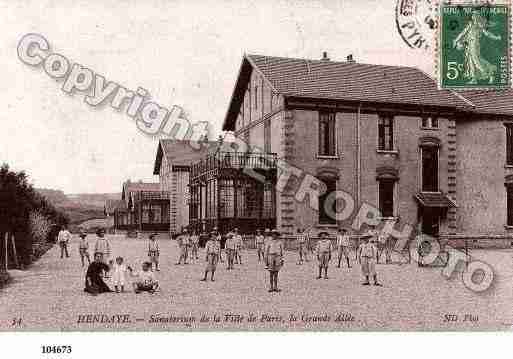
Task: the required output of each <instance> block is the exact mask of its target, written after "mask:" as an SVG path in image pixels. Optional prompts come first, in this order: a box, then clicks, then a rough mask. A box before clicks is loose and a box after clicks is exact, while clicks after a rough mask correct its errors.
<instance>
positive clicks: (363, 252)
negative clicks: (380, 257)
mask: <svg viewBox="0 0 513 359" xmlns="http://www.w3.org/2000/svg"><path fill="white" fill-rule="evenodd" d="M371 238H372V235H371V234H364V235H363V236H362V240H363V243H362V244H360V247H359V248H358V258H359V260H360V264H361V266H362V274H363V276H364V277H365V282H364V283H363V285H370V283H369V277H370V276H372V277H373V278H374V285H377V286H381V284H379V283H378V276H377V274H376V263H375V258H376V253H377V252H378V249H377V248H376V246H375V245H374V243H371V242H370V239H371Z"/></svg>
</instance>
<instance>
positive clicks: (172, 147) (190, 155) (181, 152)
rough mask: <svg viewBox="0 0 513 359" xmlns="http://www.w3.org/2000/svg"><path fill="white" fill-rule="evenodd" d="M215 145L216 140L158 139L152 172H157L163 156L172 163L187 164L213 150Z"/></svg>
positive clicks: (155, 173) (216, 143)
mask: <svg viewBox="0 0 513 359" xmlns="http://www.w3.org/2000/svg"><path fill="white" fill-rule="evenodd" d="M217 146H218V142H217V141H207V142H204V141H203V142H195V141H184V140H172V139H163V140H160V141H159V144H158V147H157V155H156V158H155V165H154V166H153V174H154V175H158V174H159V172H160V166H161V164H162V158H163V156H165V157H166V158H167V159H168V160H169V161H170V162H171V163H172V164H173V165H181V166H189V165H191V164H192V163H194V162H196V161H198V160H199V159H201V158H203V157H204V156H205V154H207V153H209V152H211V151H213V150H215V149H216V148H217Z"/></svg>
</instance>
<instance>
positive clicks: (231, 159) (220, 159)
mask: <svg viewBox="0 0 513 359" xmlns="http://www.w3.org/2000/svg"><path fill="white" fill-rule="evenodd" d="M276 166H277V156H276V154H275V153H252V152H216V153H213V154H210V155H208V156H207V157H205V158H204V159H202V160H201V161H199V162H196V163H195V164H193V165H192V166H191V177H192V178H196V177H198V176H201V175H202V174H206V173H208V172H210V171H213V170H218V169H225V168H231V169H244V168H251V169H261V170H270V169H276Z"/></svg>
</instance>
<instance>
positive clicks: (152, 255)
mask: <svg viewBox="0 0 513 359" xmlns="http://www.w3.org/2000/svg"><path fill="white" fill-rule="evenodd" d="M159 256H160V249H159V243H158V242H157V239H156V238H155V234H150V237H149V242H148V257H149V259H150V266H151V267H150V269H153V263H155V270H156V271H157V272H158V271H160V269H159Z"/></svg>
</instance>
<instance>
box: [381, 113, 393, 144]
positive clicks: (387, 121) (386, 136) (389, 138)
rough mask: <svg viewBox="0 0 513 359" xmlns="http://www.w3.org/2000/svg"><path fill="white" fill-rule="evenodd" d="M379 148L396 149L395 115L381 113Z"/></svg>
mask: <svg viewBox="0 0 513 359" xmlns="http://www.w3.org/2000/svg"><path fill="white" fill-rule="evenodd" d="M378 150H380V151H393V150H394V117H393V116H392V115H380V116H379V119H378Z"/></svg>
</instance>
